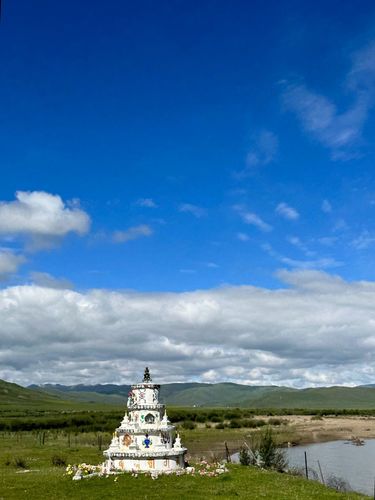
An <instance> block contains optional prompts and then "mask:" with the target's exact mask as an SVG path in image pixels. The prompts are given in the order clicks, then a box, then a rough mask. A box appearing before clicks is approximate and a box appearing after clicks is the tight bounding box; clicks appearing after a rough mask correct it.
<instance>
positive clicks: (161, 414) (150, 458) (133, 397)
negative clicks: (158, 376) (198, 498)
mask: <svg viewBox="0 0 375 500" xmlns="http://www.w3.org/2000/svg"><path fill="white" fill-rule="evenodd" d="M159 390H160V385H158V384H153V383H152V380H151V377H150V372H149V370H148V368H146V369H145V373H144V377H143V382H142V383H141V384H135V385H133V386H132V388H131V390H130V392H129V397H128V403H127V407H128V413H125V416H124V418H123V420H122V422H121V425H120V427H118V428H117V429H116V432H115V433H114V434H113V438H112V441H111V444H110V446H109V448H108V449H107V450H105V451H104V456H105V457H106V458H107V460H106V464H105V465H106V468H107V469H108V470H115V471H116V470H118V471H121V470H123V471H150V472H152V471H160V472H166V471H176V470H178V469H183V468H184V466H185V465H184V463H185V460H184V455H185V453H186V451H187V450H186V448H184V447H183V446H182V445H181V439H180V436H179V435H178V434H177V436H176V435H175V427H174V426H173V425H171V423H170V422H169V420H168V417H167V413H166V411H165V406H164V405H162V404H160V403H159Z"/></svg>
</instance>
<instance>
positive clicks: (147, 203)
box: [135, 198, 158, 208]
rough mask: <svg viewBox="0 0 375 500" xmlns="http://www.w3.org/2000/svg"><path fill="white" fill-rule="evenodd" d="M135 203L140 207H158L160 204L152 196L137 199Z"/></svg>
mask: <svg viewBox="0 0 375 500" xmlns="http://www.w3.org/2000/svg"><path fill="white" fill-rule="evenodd" d="M135 204H136V205H138V206H139V207H146V208H157V206H158V205H157V204H156V203H155V202H154V200H153V199H152V198H139V200H137V201H136V202H135Z"/></svg>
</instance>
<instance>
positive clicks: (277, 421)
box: [268, 418, 283, 425]
mask: <svg viewBox="0 0 375 500" xmlns="http://www.w3.org/2000/svg"><path fill="white" fill-rule="evenodd" d="M282 423H283V421H282V420H281V418H269V419H268V425H281V424H282Z"/></svg>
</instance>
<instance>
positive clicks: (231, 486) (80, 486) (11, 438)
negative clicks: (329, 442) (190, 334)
mask: <svg viewBox="0 0 375 500" xmlns="http://www.w3.org/2000/svg"><path fill="white" fill-rule="evenodd" d="M193 432H198V431H188V432H187V435H186V436H185V437H186V439H187V442H189V433H190V434H192V433H193ZM227 432H238V431H227V430H223V433H227ZM203 433H205V431H203V430H202V434H201V435H200V436H199V435H195V438H199V437H200V438H202V437H203ZM206 435H207V433H206ZM208 435H210V434H209V433H208ZM211 437H212V438H213V436H211ZM223 437H224V434H223ZM226 437H227V438H228V435H226ZM190 438H191V436H190ZM207 442H208V441H206V443H207ZM69 444H70V446H69ZM191 444H192V443H191ZM0 450H1V451H0V498H1V499H4V500H5V499H6V500H8V499H17V500H18V499H28V500H33V499H48V500H53V499H56V500H60V499H61V500H63V499H68V498H69V499H79V500H81V499H90V500H91V499H92V500H95V499H103V498H109V499H110V498H113V499H115V498H116V499H118V498H131V499H146V498H147V499H189V500H190V499H207V498H228V499H229V498H252V499H258V498H259V499H261V498H263V499H264V498H269V499H275V500H278V499H280V500H282V499H285V500H298V499H301V500H302V499H303V500H308V499H317V498H319V499H337V500H339V499H345V498H346V499H360V498H366V497H364V496H363V495H357V494H339V493H337V492H335V491H333V490H329V489H326V488H325V487H324V486H322V485H320V484H319V483H315V482H313V481H306V480H304V479H302V478H299V477H293V476H290V475H287V474H278V473H274V472H266V471H261V470H259V469H255V468H251V467H243V466H239V465H238V466H235V465H232V466H230V467H229V469H230V470H229V472H228V473H227V474H224V475H222V476H219V477H216V478H208V477H196V476H195V477H190V476H179V477H176V476H170V477H160V478H158V479H157V480H152V479H151V478H150V477H143V476H139V477H138V478H134V477H131V476H130V475H122V476H119V478H118V480H116V481H115V480H114V477H109V478H93V479H85V480H81V481H72V479H71V478H70V477H68V476H66V475H65V467H64V465H60V466H56V465H53V461H55V462H56V458H58V459H59V461H60V462H61V463H63V462H64V461H65V462H66V463H79V462H83V461H84V462H87V463H92V464H96V463H99V462H101V461H102V454H101V451H100V450H99V446H98V442H97V435H96V434H94V433H83V434H81V435H78V436H77V439H76V440H75V439H71V441H70V443H69V442H68V440H67V438H66V436H64V435H63V434H62V433H61V432H60V433H55V435H53V434H50V435H49V436H48V437H47V438H46V439H45V441H44V444H41V442H40V439H39V436H38V434H37V433H13V434H5V433H4V434H3V435H0ZM17 463H18V466H17V465H16V464H17ZM26 471H29V472H26Z"/></svg>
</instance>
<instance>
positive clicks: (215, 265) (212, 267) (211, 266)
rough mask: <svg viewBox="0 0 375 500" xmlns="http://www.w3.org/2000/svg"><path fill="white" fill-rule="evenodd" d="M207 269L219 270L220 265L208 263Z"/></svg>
mask: <svg viewBox="0 0 375 500" xmlns="http://www.w3.org/2000/svg"><path fill="white" fill-rule="evenodd" d="M206 265H207V267H210V268H211V269H217V268H218V267H219V265H218V264H216V263H215V262H207V264H206Z"/></svg>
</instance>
